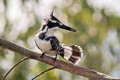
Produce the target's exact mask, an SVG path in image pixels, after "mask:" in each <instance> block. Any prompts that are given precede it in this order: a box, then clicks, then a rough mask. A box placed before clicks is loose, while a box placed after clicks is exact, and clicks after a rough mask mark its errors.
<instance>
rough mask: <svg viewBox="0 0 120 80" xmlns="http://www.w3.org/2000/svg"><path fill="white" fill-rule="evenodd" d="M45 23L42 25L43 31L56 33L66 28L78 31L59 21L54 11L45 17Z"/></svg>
mask: <svg viewBox="0 0 120 80" xmlns="http://www.w3.org/2000/svg"><path fill="white" fill-rule="evenodd" d="M44 21H45V24H44V25H43V27H42V31H45V32H50V33H54V32H55V31H57V30H60V29H64V30H68V31H72V32H76V30H75V29H73V28H71V27H69V26H67V25H65V24H63V23H62V22H61V21H59V20H58V19H57V18H56V17H55V16H54V15H53V11H52V12H51V15H50V18H48V19H44Z"/></svg>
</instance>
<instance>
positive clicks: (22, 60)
mask: <svg viewBox="0 0 120 80" xmlns="http://www.w3.org/2000/svg"><path fill="white" fill-rule="evenodd" d="M27 59H29V58H28V57H25V58H23V59H21V60H20V61H19V62H17V63H16V64H15V65H14V66H13V67H12V68H10V70H9V71H8V72H7V73H6V74H5V76H4V77H3V79H2V80H5V79H6V77H7V75H8V74H9V73H10V72H11V71H12V70H13V69H14V68H15V67H16V66H17V65H19V64H20V63H22V62H24V61H25V60H27Z"/></svg>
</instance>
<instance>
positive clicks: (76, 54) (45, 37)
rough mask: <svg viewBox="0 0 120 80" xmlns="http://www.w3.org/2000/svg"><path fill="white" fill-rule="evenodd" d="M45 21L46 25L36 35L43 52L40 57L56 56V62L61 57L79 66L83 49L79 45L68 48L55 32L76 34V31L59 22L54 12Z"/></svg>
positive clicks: (36, 42) (37, 44) (37, 42)
mask: <svg viewBox="0 0 120 80" xmlns="http://www.w3.org/2000/svg"><path fill="white" fill-rule="evenodd" d="M44 21H45V23H44V24H43V25H42V26H41V28H40V29H39V31H38V32H37V33H36V34H35V38H34V41H35V44H36V46H37V47H38V48H39V49H40V50H41V51H42V54H41V56H40V57H43V55H45V54H47V55H48V56H51V57H52V56H54V59H55V60H56V59H57V56H58V55H60V56H61V57H63V58H64V59H67V60H68V61H70V62H71V63H73V64H78V63H79V62H80V61H81V58H82V57H83V49H82V48H81V47H80V46H78V45H72V46H67V45H65V44H63V43H61V42H60V41H59V39H58V38H57V37H56V35H55V32H56V31H58V30H60V29H62V30H67V31H71V32H76V30H75V29H73V28H71V27H69V26H67V25H65V24H63V23H62V22H61V21H60V20H58V19H57V18H56V17H55V16H54V15H53V11H52V12H51V14H50V17H49V18H47V19H44Z"/></svg>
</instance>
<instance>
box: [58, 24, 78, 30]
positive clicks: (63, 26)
mask: <svg viewBox="0 0 120 80" xmlns="http://www.w3.org/2000/svg"><path fill="white" fill-rule="evenodd" d="M60 28H61V29H65V30H68V31H72V32H76V30H75V29H73V28H71V27H68V26H66V25H64V24H62V25H61V26H60Z"/></svg>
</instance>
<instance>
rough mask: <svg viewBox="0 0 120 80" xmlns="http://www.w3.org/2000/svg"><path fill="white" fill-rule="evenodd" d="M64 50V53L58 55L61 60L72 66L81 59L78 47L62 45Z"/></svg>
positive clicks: (80, 50) (80, 51)
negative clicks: (68, 62)
mask: <svg viewBox="0 0 120 80" xmlns="http://www.w3.org/2000/svg"><path fill="white" fill-rule="evenodd" d="M62 48H63V49H64V53H63V54H60V55H61V56H62V57H63V58H65V59H67V60H69V61H70V62H72V63H73V64H78V63H79V62H80V60H81V58H82V57H83V50H82V48H81V47H80V46H77V45H72V46H65V45H62Z"/></svg>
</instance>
